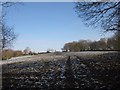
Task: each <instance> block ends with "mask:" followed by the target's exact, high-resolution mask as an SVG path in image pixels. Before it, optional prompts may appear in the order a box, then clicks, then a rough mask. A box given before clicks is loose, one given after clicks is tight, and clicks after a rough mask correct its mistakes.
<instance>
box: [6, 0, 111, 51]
mask: <svg viewBox="0 0 120 90" xmlns="http://www.w3.org/2000/svg"><path fill="white" fill-rule="evenodd" d="M74 7H75V3H73V2H61V3H60V2H58V3H54V2H52V3H50V2H49V3H48V2H45V3H43V2H36V3H35V2H34V3H33V2H25V3H24V5H18V6H12V7H10V8H5V9H4V11H5V12H7V14H6V22H7V25H8V26H13V27H14V31H15V33H17V34H18V38H17V40H16V42H15V44H14V45H13V46H14V47H13V48H12V49H13V50H24V49H25V48H26V47H30V49H31V51H34V52H43V51H47V50H48V49H54V50H57V51H59V50H61V48H62V47H63V46H64V44H65V43H67V42H72V41H78V40H92V41H94V40H99V39H100V38H109V37H111V36H112V35H113V33H112V32H108V33H106V34H105V33H103V32H101V31H102V29H101V28H100V27H97V28H94V27H92V26H89V27H87V26H85V25H84V22H83V20H82V19H81V18H79V17H78V15H77V13H76V12H75V9H74Z"/></svg>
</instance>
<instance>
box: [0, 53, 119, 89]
mask: <svg viewBox="0 0 120 90" xmlns="http://www.w3.org/2000/svg"><path fill="white" fill-rule="evenodd" d="M1 65H2V75H3V76H2V85H3V89H7V90H8V89H18V88H27V89H36V88H39V89H60V88H80V89H82V90H84V89H94V90H98V89H106V90H109V89H115V90H120V87H119V86H120V53H119V52H97V51H96V52H90V51H89V52H78V53H75V52H71V53H70V52H64V53H61V52H56V53H48V54H41V55H34V56H25V57H19V58H13V59H12V60H9V61H3V63H2V64H1Z"/></svg>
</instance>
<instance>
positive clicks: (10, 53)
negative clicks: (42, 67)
mask: <svg viewBox="0 0 120 90" xmlns="http://www.w3.org/2000/svg"><path fill="white" fill-rule="evenodd" d="M24 55H37V53H35V52H32V51H31V50H30V48H29V47H27V48H26V49H24V50H23V51H21V50H12V49H4V50H3V51H2V60H7V59H10V58H12V57H18V56H24Z"/></svg>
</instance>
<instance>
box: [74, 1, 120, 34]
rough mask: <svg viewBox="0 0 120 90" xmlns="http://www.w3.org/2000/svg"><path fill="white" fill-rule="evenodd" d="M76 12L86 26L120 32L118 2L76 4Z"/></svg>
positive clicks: (119, 4)
mask: <svg viewBox="0 0 120 90" xmlns="http://www.w3.org/2000/svg"><path fill="white" fill-rule="evenodd" d="M99 1H101V0H99ZM75 8H76V12H77V14H78V16H79V17H80V18H83V20H84V21H87V22H86V24H88V25H94V26H95V27H96V26H100V27H102V28H103V30H104V31H105V32H106V31H120V2H119V1H117V2H76V7H75Z"/></svg>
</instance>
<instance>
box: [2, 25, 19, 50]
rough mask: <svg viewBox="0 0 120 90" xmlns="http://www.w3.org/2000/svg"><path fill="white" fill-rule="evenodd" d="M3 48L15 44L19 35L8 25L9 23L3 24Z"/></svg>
mask: <svg viewBox="0 0 120 90" xmlns="http://www.w3.org/2000/svg"><path fill="white" fill-rule="evenodd" d="M2 37H3V38H2V48H3V49H4V48H6V47H9V46H11V45H12V44H13V42H14V40H15V39H16V37H17V35H16V34H15V33H14V31H13V28H10V27H8V26H7V25H5V24H3V25H2Z"/></svg>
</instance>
